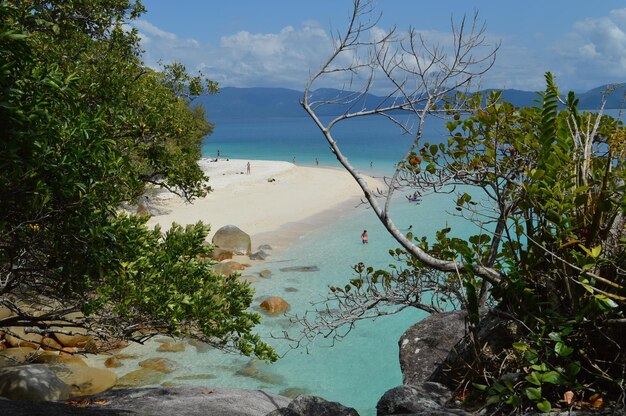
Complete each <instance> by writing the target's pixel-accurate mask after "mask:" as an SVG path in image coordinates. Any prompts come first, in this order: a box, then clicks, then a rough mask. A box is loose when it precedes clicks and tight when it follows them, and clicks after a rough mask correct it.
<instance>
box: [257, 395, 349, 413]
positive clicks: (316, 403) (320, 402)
mask: <svg viewBox="0 0 626 416" xmlns="http://www.w3.org/2000/svg"><path fill="white" fill-rule="evenodd" d="M267 416H359V413H358V412H357V411H356V410H354V409H353V408H351V407H346V406H344V405H342V404H341V403H337V402H329V401H326V400H324V399H322V398H321V397H317V396H308V395H301V396H298V397H296V398H295V399H293V401H292V402H291V403H289V406H287V407H286V408H282V409H278V410H274V411H272V412H271V413H269V414H268V415H267Z"/></svg>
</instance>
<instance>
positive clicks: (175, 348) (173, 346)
mask: <svg viewBox="0 0 626 416" xmlns="http://www.w3.org/2000/svg"><path fill="white" fill-rule="evenodd" d="M157 351H158V352H183V351H185V344H183V343H182V342H170V341H165V342H163V343H162V344H161V345H159V348H157Z"/></svg>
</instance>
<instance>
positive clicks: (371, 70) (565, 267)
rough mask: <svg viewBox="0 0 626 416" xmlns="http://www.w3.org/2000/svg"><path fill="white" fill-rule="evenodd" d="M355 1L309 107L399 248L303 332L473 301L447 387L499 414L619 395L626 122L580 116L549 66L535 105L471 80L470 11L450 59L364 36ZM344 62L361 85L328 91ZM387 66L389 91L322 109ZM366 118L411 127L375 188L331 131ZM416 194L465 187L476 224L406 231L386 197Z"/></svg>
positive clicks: (464, 208) (476, 35)
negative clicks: (434, 121)
mask: <svg viewBox="0 0 626 416" xmlns="http://www.w3.org/2000/svg"><path fill="white" fill-rule="evenodd" d="M354 3H355V12H354V15H353V18H352V20H351V22H350V25H349V27H348V30H347V32H346V34H345V36H343V37H342V38H340V39H339V40H338V42H337V43H336V50H335V53H334V54H333V55H332V56H331V58H330V59H329V60H328V61H327V62H325V63H324V64H323V66H322V68H321V69H320V71H318V72H317V73H314V75H313V76H312V78H311V80H310V82H309V84H308V86H307V89H306V91H305V95H304V98H303V101H302V105H303V107H304V108H305V110H306V111H307V112H309V114H310V115H311V117H312V118H313V120H314V122H315V123H316V124H317V125H318V127H320V129H321V131H322V132H323V134H324V135H325V137H326V139H327V140H328V142H329V144H330V145H331V147H332V149H333V152H334V154H335V155H337V158H338V160H339V161H340V162H341V163H342V165H343V166H344V167H345V168H346V169H347V170H348V171H349V172H350V173H351V174H352V175H353V176H354V178H355V179H356V180H357V182H358V183H359V185H360V186H361V188H362V190H363V193H364V196H365V198H366V199H367V201H368V202H369V204H370V205H371V207H372V208H373V211H374V213H375V214H376V215H377V216H378V218H379V219H380V221H381V222H382V224H383V225H384V226H385V227H386V228H387V230H388V231H389V233H390V234H391V235H392V236H393V237H394V238H395V239H396V240H397V241H398V243H399V244H400V248H398V249H396V250H393V251H392V252H391V254H392V255H393V256H394V258H395V260H396V262H395V263H394V264H392V265H391V266H390V269H388V270H375V269H374V268H372V267H367V266H365V265H363V264H360V265H357V266H356V267H355V271H356V273H357V276H356V277H354V278H353V279H351V280H350V282H349V284H347V285H345V286H338V287H332V288H331V294H330V295H329V296H328V298H327V299H326V301H325V302H324V304H325V305H331V306H330V308H334V307H338V311H337V312H334V313H330V314H329V311H332V309H329V307H327V308H325V309H323V310H321V311H320V312H321V313H320V314H318V315H317V316H316V318H315V320H313V321H309V320H308V319H307V317H301V318H297V317H296V320H298V321H300V322H301V323H304V324H305V329H304V335H303V336H304V337H305V338H307V339H312V338H314V337H315V336H318V335H320V334H324V335H325V336H329V335H334V336H336V337H343V336H344V335H345V333H346V332H348V331H349V329H350V328H352V326H353V325H354V323H355V322H357V321H358V320H360V319H370V318H372V317H376V316H382V315H387V314H389V313H394V312H397V311H399V310H402V309H404V308H406V307H417V308H420V309H422V310H424V311H427V312H430V313H433V312H438V311H443V310H445V309H448V308H450V307H461V308H464V309H466V310H467V311H468V317H469V319H468V328H469V336H470V339H471V340H472V342H473V349H472V354H473V358H471V359H470V360H469V361H468V363H469V366H468V367H467V368H465V369H462V371H461V376H460V377H459V378H457V379H455V380H452V381H451V382H456V383H457V384H456V385H455V387H458V388H460V389H461V390H462V391H463V392H464V394H465V393H467V392H469V391H473V395H471V397H474V398H476V397H480V398H481V400H482V403H483V404H487V405H489V406H493V407H495V408H496V409H497V410H503V409H506V408H508V409H509V410H510V408H515V409H520V408H523V409H526V408H530V407H536V408H537V409H539V410H541V411H547V410H549V409H550V408H551V407H552V406H557V407H562V406H570V407H571V406H574V405H576V404H579V405H581V404H586V405H590V403H591V402H593V403H595V404H597V403H598V401H597V398H598V397H602V395H606V396H608V397H611V398H613V399H616V398H618V397H620V395H623V394H624V390H625V388H624V387H625V384H624V374H626V352H625V351H624V348H623V346H624V345H626V339H624V334H625V333H626V332H625V331H624V327H625V326H626V317H625V316H624V314H625V313H626V287H625V285H626V272H625V270H626V267H625V266H626V251H625V248H626V235H625V232H626V228H625V222H624V215H625V213H626V196H625V193H624V190H625V183H626V182H625V179H626V171H625V169H624V147H623V144H624V143H623V138H624V135H625V131H626V130H625V129H624V127H623V125H622V122H621V121H619V120H617V119H614V118H612V117H609V116H606V115H604V114H603V113H604V112H603V109H600V111H599V112H598V113H583V114H581V113H579V111H578V109H577V105H578V100H577V98H576V96H575V94H574V93H571V92H570V93H569V94H568V95H567V96H566V97H561V96H560V94H559V91H558V89H557V87H556V85H555V82H554V80H553V77H552V75H551V74H550V73H547V74H546V89H545V91H544V92H543V93H541V94H540V95H539V97H538V105H537V106H536V107H529V108H516V107H515V106H513V105H511V104H509V103H505V102H502V101H501V100H500V94H499V93H498V92H492V93H490V94H487V95H486V96H485V95H483V94H469V93H467V92H466V91H462V90H463V87H465V86H467V85H470V84H471V83H472V82H473V81H474V80H475V78H476V76H478V75H480V73H481V68H480V67H479V68H476V65H479V64H480V63H481V62H484V61H483V60H481V58H480V55H478V52H479V51H480V47H481V46H483V43H482V42H481V39H482V38H481V34H482V32H481V31H480V30H479V31H478V32H476V31H475V28H476V27H477V26H476V25H474V24H473V25H469V27H470V28H471V30H470V31H469V32H468V33H466V32H464V29H466V28H467V26H466V25H465V20H463V21H462V23H461V25H460V27H457V28H454V29H453V41H452V42H450V43H451V44H452V45H453V47H452V48H450V50H451V52H450V54H447V53H446V51H447V50H448V49H447V48H445V47H443V46H442V47H431V46H429V45H428V44H427V42H426V41H425V39H424V38H423V37H422V36H420V35H418V34H416V33H415V32H414V31H410V32H409V33H408V35H407V36H406V38H402V37H401V36H399V35H397V34H396V33H395V31H394V30H392V31H390V32H389V34H388V35H387V36H386V37H384V38H383V39H380V37H379V38H373V39H375V40H373V41H369V40H367V39H368V37H367V36H366V33H367V30H368V29H370V28H371V27H373V26H374V24H372V23H371V20H367V18H364V17H366V16H368V13H370V12H371V10H370V9H369V3H368V2H365V3H364V2H360V1H355V2H354ZM363 22H365V23H363ZM370 39H372V38H370ZM363 48H365V49H366V51H367V53H365V52H364V51H362V50H361V49H363ZM346 53H350V55H351V56H354V57H366V59H368V60H367V61H359V60H358V58H357V59H356V60H355V61H352V62H351V63H348V64H347V65H345V64H344V62H345V60H342V59H341V58H340V57H341V56H342V54H346ZM489 56H490V55H489V54H488V55H487V57H489ZM337 72H346V73H351V74H352V75H353V77H354V78H353V81H354V80H359V79H360V80H365V82H364V83H362V84H361V85H362V87H363V88H362V90H361V91H359V92H356V93H352V94H343V95H342V96H341V97H338V98H337V100H325V101H316V100H315V93H314V89H313V86H314V85H315V83H316V82H318V81H319V80H321V79H323V78H325V77H329V76H331V75H334V74H336V73H337ZM363 72H365V75H363ZM368 74H369V75H368ZM381 76H382V77H383V78H384V81H385V83H384V84H383V85H386V86H390V87H389V93H388V99H387V100H386V101H385V102H383V103H381V104H379V105H376V106H374V107H373V108H366V107H365V106H364V107H362V108H361V107H358V106H357V107H358V108H352V109H351V110H349V112H347V113H345V114H343V115H341V116H339V117H337V118H335V119H333V120H330V121H322V120H321V119H320V118H319V117H317V115H316V111H317V110H318V109H319V107H320V106H324V105H334V104H342V105H345V104H347V103H348V102H347V99H346V98H345V97H349V98H348V100H352V101H353V102H358V99H359V98H358V97H360V96H361V95H362V94H364V93H366V92H367V91H369V90H370V89H371V88H373V86H374V85H375V84H374V82H375V80H376V79H377V77H381ZM403 114H408V116H407V118H406V119H403V118H402V115H403ZM367 116H383V117H386V118H387V119H389V120H390V121H392V122H393V123H394V124H395V125H396V126H399V127H400V128H401V129H402V130H403V131H405V132H406V133H411V134H413V135H414V141H413V143H412V144H411V146H410V147H409V148H408V149H407V152H406V155H405V157H404V158H403V159H402V160H400V161H398V164H397V168H396V170H395V172H394V173H393V174H392V175H391V176H390V177H388V178H386V185H387V186H386V188H385V189H383V190H382V191H379V192H375V191H374V190H372V189H370V188H369V187H368V185H367V183H366V181H364V178H363V177H362V174H361V173H360V172H359V171H358V170H357V169H355V168H354V167H353V166H352V165H351V164H350V162H349V160H348V158H347V157H346V156H345V155H344V154H343V153H342V151H341V148H340V146H339V145H338V142H337V140H336V137H335V134H334V131H333V128H334V127H335V126H336V125H337V124H339V123H341V122H343V121H344V120H348V119H351V118H356V117H367ZM432 116H437V117H446V118H447V119H448V123H447V128H448V131H449V138H448V140H447V141H445V140H444V141H443V142H441V143H430V142H427V141H426V140H425V139H424V138H423V137H422V130H423V125H424V123H425V121H426V120H427V119H428V118H429V117H432ZM411 126H415V129H413V130H412V129H411V128H410V127H411ZM407 189H410V190H411V192H417V193H418V194H420V195H422V196H423V197H427V195H429V194H432V193H440V192H445V193H455V194H456V204H455V205H454V206H452V207H451V209H450V210H451V211H452V212H453V213H454V214H455V215H457V216H460V217H462V218H465V219H466V220H467V221H469V222H472V223H473V224H474V226H475V230H477V232H476V233H475V234H474V235H472V236H470V237H469V238H467V239H460V238H457V237H454V230H453V229H451V228H445V229H442V230H440V231H439V232H437V233H436V236H435V241H428V240H427V239H426V238H425V237H422V236H419V235H413V233H419V229H415V230H413V232H411V233H406V234H405V233H402V232H401V231H400V230H399V229H398V227H396V225H395V223H394V220H393V215H392V212H391V210H390V207H391V206H392V205H393V201H394V194H396V192H398V191H401V190H407ZM484 306H489V307H490V308H491V309H490V313H491V314H492V315H497V316H498V317H500V318H502V319H504V320H506V321H509V322H510V330H511V332H512V333H511V336H512V337H513V338H514V339H515V342H514V343H513V344H511V345H509V347H508V348H505V349H504V350H502V351H496V352H494V351H491V352H490V353H486V352H485V349H484V348H483V347H484V345H483V344H482V343H481V342H482V341H481V339H480V337H479V336H478V328H479V326H480V320H481V318H480V316H481V314H480V308H481V307H484ZM592 395H595V396H592ZM467 397H470V396H467ZM564 397H569V399H563V398H564ZM590 397H595V398H596V400H589V398H590ZM593 403H592V404H593Z"/></svg>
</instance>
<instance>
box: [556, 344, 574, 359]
mask: <svg viewBox="0 0 626 416" xmlns="http://www.w3.org/2000/svg"><path fill="white" fill-rule="evenodd" d="M554 351H555V352H556V353H557V354H558V355H559V356H560V357H567V356H568V355H570V354H571V353H572V352H574V349H573V348H571V347H568V346H567V345H565V344H564V343H563V342H561V341H559V342H557V343H556V345H555V346H554Z"/></svg>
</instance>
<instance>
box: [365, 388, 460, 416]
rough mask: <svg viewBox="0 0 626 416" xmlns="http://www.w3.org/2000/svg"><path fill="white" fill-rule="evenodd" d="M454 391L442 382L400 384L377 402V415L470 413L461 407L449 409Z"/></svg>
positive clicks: (441, 415)
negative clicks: (447, 406)
mask: <svg viewBox="0 0 626 416" xmlns="http://www.w3.org/2000/svg"><path fill="white" fill-rule="evenodd" d="M451 397H452V393H451V392H450V390H448V388H447V387H445V386H444V385H442V384H439V383H432V382H426V383H421V384H418V385H414V386H407V385H403V386H398V387H394V388H393V389H391V390H388V391H386V392H385V394H383V396H382V397H381V398H380V400H379V401H378V404H376V412H377V413H376V415H377V416H388V415H411V416H418V415H422V416H429V415H438V416H444V415H445V416H447V415H467V416H469V415H470V414H469V413H467V412H464V411H462V410H460V409H447V408H445V405H446V403H447V402H448V401H449V400H450V399H451Z"/></svg>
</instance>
